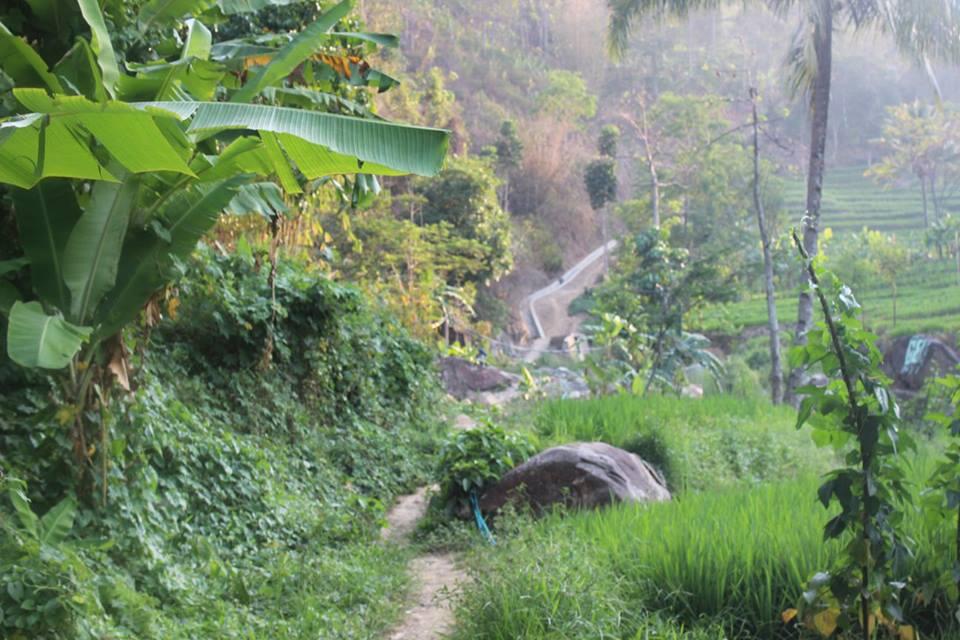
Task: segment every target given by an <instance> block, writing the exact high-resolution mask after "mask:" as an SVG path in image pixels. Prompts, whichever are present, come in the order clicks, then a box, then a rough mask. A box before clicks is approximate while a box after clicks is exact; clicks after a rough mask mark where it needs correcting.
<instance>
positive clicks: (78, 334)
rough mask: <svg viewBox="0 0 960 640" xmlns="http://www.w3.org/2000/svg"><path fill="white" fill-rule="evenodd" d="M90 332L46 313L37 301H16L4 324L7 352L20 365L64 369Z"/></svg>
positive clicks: (86, 328) (90, 330) (87, 328)
mask: <svg viewBox="0 0 960 640" xmlns="http://www.w3.org/2000/svg"><path fill="white" fill-rule="evenodd" d="M91 332H92V329H90V327H78V326H76V325H74V324H71V323H69V322H67V321H66V320H64V319H63V317H62V316H49V315H47V314H46V313H44V311H43V307H42V306H41V305H40V303H39V302H16V303H14V305H13V307H12V308H11V309H10V319H9V322H8V324H7V355H9V356H10V359H11V360H13V361H14V362H16V363H17V364H19V365H20V366H23V367H29V368H37V367H39V368H41V369H63V368H64V367H65V366H67V365H68V364H70V360H71V359H72V358H73V356H74V355H76V353H77V352H78V351H80V347H81V346H83V343H84V341H86V340H87V338H89V337H90V334H91Z"/></svg>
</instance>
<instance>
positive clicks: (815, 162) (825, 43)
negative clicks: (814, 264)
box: [787, 0, 833, 403]
mask: <svg viewBox="0 0 960 640" xmlns="http://www.w3.org/2000/svg"><path fill="white" fill-rule="evenodd" d="M817 2H819V3H820V9H819V16H820V21H819V22H817V23H816V25H815V27H814V34H813V38H814V50H815V51H816V55H817V71H816V77H815V78H814V79H813V87H812V94H811V100H810V110H811V114H810V162H809V165H808V168H807V211H806V215H805V216H804V218H803V247H804V249H805V250H806V252H807V254H808V255H809V256H810V257H811V258H812V257H813V256H815V255H816V254H817V252H818V251H817V237H818V234H819V228H820V201H821V198H822V196H823V174H824V170H825V164H826V162H825V161H826V156H825V154H826V147H827V124H828V122H827V115H828V112H829V108H830V75H831V71H832V66H833V65H832V55H833V1H832V0H817ZM803 278H804V279H805V280H806V281H807V282H809V275H808V274H807V272H806V270H804V273H803ZM812 326H813V297H812V296H811V294H810V291H809V288H805V289H804V290H803V291H801V293H800V299H799V304H798V306H797V332H796V334H795V335H794V344H795V345H804V344H806V343H807V334H808V333H809V332H810V328H811V327H812ZM803 375H804V370H803V369H801V368H797V369H794V370H793V371H791V372H790V378H789V384H788V387H787V393H788V399H789V400H790V402H791V403H796V395H795V393H794V390H795V389H796V388H797V387H798V386H800V382H801V380H802V378H803Z"/></svg>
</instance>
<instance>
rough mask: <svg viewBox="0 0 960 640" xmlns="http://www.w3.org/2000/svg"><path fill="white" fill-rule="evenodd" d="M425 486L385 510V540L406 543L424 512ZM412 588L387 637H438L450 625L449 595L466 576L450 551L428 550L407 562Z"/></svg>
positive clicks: (406, 639) (428, 639)
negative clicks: (410, 594) (410, 596)
mask: <svg viewBox="0 0 960 640" xmlns="http://www.w3.org/2000/svg"><path fill="white" fill-rule="evenodd" d="M427 491H428V488H427V487H421V488H420V489H418V490H417V491H416V492H415V493H412V494H410V495H408V496H403V497H401V498H400V499H399V500H397V504H396V505H395V506H394V507H393V508H392V509H391V510H390V512H389V513H388V514H387V527H386V528H385V529H384V530H383V532H382V536H383V539H384V540H385V541H389V542H394V543H398V544H405V543H406V542H407V541H408V540H409V538H410V534H411V533H413V530H414V529H415V528H416V526H417V521H419V520H420V518H422V517H423V516H424V514H426V512H427V502H428V498H427ZM410 573H411V574H412V576H413V580H414V588H413V590H412V598H411V600H410V602H409V605H408V609H407V610H406V612H405V613H404V617H403V620H402V621H401V622H400V624H399V625H398V626H396V627H395V628H394V629H393V630H392V631H390V633H388V634H387V639H388V640H440V639H441V638H444V637H446V636H447V634H448V633H450V631H451V630H452V629H453V622H454V618H453V609H452V607H451V605H452V596H453V594H455V593H456V590H457V588H458V585H460V584H462V583H463V582H464V581H465V580H466V578H467V576H466V574H465V573H464V572H463V570H462V569H460V568H458V566H457V557H456V555H454V554H452V553H427V554H424V555H422V556H419V557H417V558H414V559H413V561H412V562H411V563H410Z"/></svg>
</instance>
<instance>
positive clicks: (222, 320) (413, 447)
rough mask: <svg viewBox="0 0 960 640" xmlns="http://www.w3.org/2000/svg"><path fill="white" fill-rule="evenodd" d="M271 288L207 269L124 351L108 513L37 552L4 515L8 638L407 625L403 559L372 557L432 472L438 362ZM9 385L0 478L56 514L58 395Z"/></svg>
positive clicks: (346, 632) (2, 509)
mask: <svg viewBox="0 0 960 640" xmlns="http://www.w3.org/2000/svg"><path fill="white" fill-rule="evenodd" d="M268 270H269V268H268V267H264V266H261V265H260V264H259V263H258V262H257V261H256V260H254V259H253V256H250V255H248V256H242V255H239V256H229V257H225V256H220V255H217V254H214V253H212V252H210V251H205V252H201V253H200V254H199V255H198V257H197V258H195V259H194V260H193V261H192V262H191V263H190V264H189V265H184V267H183V273H182V275H181V277H180V279H179V281H178V283H177V285H176V287H175V288H174V289H172V290H171V291H170V293H169V295H168V299H167V301H166V304H165V305H164V315H167V316H168V318H167V319H165V320H163V321H161V322H160V323H159V324H158V325H156V326H155V327H153V328H152V329H148V328H141V330H140V331H139V332H138V333H136V334H131V335H129V336H127V343H128V345H127V346H128V348H129V349H130V351H131V353H132V358H131V364H132V365H133V366H134V367H135V368H136V375H135V376H134V380H135V383H136V384H137V385H138V386H137V388H136V389H135V391H134V392H133V393H130V394H125V393H124V394H117V395H116V398H115V400H114V401H113V402H112V403H111V404H110V405H109V406H108V417H109V418H111V419H110V424H111V433H110V441H109V442H108V444H107V446H108V447H109V451H110V457H109V473H108V479H109V482H108V486H107V487H106V489H107V502H106V505H103V504H101V501H100V500H96V501H95V502H94V503H93V504H83V505H82V506H81V507H80V508H79V510H78V512H77V514H76V518H75V522H74V526H73V527H72V531H71V533H70V535H68V536H66V537H65V538H64V539H63V540H62V541H59V542H58V544H56V545H44V544H39V545H38V544H32V543H29V540H28V539H26V538H22V536H21V535H20V534H18V533H16V532H17V531H18V529H17V528H16V526H15V525H13V524H11V523H13V522H15V520H14V516H13V509H12V508H11V503H10V502H9V501H8V500H7V498H6V496H5V495H4V496H0V518H2V519H3V523H4V529H3V533H2V534H0V535H3V538H2V540H0V593H3V598H2V599H0V636H2V637H5V638H12V639H18V638H64V639H68V638H69V639H71V640H73V639H84V638H97V639H100V638H106V637H110V638H137V639H138V640H139V639H144V640H147V639H152V638H157V639H159V638H163V639H168V638H169V639H179V638H251V637H257V638H266V637H269V638H303V637H313V638H372V637H376V636H377V634H378V633H379V632H380V631H382V630H384V629H385V628H386V627H387V626H388V625H389V624H390V623H391V621H392V620H393V619H394V617H395V615H396V613H397V610H398V606H399V602H400V601H401V600H402V596H403V593H404V590H405V588H406V580H407V579H406V574H405V561H406V559H407V557H406V554H405V553H404V552H398V550H397V549H394V548H384V547H381V546H379V545H374V544H372V542H373V541H374V540H376V538H377V536H378V530H379V527H380V525H381V522H382V519H383V514H384V505H386V504H389V501H390V500H391V499H392V497H393V496H395V495H397V494H398V493H400V492H402V491H405V490H407V489H409V488H411V487H413V486H414V485H417V484H420V483H422V482H424V481H425V479H426V476H427V473H428V472H429V469H430V462H429V461H430V460H431V459H432V456H433V454H434V453H435V452H434V445H433V442H434V441H435V439H436V433H437V430H438V428H439V426H438V421H437V420H436V419H435V417H434V413H433V410H432V404H433V399H434V398H435V397H436V395H435V394H436V389H435V388H434V383H432V382H431V380H433V379H434V376H433V374H432V369H431V356H430V354H429V352H428V351H427V350H426V349H424V348H423V347H422V346H420V345H419V344H418V343H416V342H415V341H413V340H412V339H411V338H409V337H407V335H406V333H405V332H404V331H403V330H402V329H400V328H399V327H398V326H397V325H396V324H395V323H394V322H392V321H391V320H389V319H388V318H386V317H385V316H384V315H382V314H381V313H379V312H378V311H377V310H376V309H375V308H373V307H371V305H370V304H369V303H367V302H366V301H365V300H364V299H363V298H362V296H361V295H360V294H359V293H357V292H356V291H355V290H353V289H350V288H347V287H344V286H341V285H339V284H336V283H333V282H331V281H329V280H327V279H326V278H325V277H323V276H322V275H321V274H318V273H312V272H310V271H309V270H308V269H307V268H306V267H305V266H304V265H303V264H301V263H298V262H296V261H286V260H285V261H281V263H280V265H279V268H278V273H277V279H276V306H275V307H274V304H273V302H272V292H271V288H270V286H269V284H268V280H267V273H268ZM173 300H176V302H175V303H174V302H171V301H173ZM178 307H179V308H180V309H183V310H187V309H188V310H189V313H187V312H186V311H181V312H180V313H179V314H177V313H176V311H177V308H178ZM274 313H275V317H276V322H275V323H274V322H273V318H274ZM169 316H176V317H169ZM268 336H269V337H270V338H271V339H270V341H269V342H268ZM268 344H269V345H270V346H269V347H268V346H267V345H268ZM265 354H267V355H268V356H269V357H265ZM0 370H2V373H0V382H2V383H3V384H4V386H5V390H9V392H7V393H4V394H3V397H2V398H0V469H2V472H3V473H4V474H6V475H7V476H10V477H15V478H20V479H22V480H24V481H25V482H26V486H27V496H29V499H30V500H31V505H30V508H31V510H32V511H34V512H36V513H37V514H42V513H44V512H45V511H47V510H48V509H49V508H50V507H51V506H53V505H54V504H56V503H57V502H59V501H60V500H61V499H62V498H64V497H65V496H68V495H72V494H73V490H74V487H73V476H72V474H71V472H70V460H71V455H72V452H71V450H70V444H69V441H68V438H67V433H66V430H65V429H64V428H63V427H62V426H61V425H60V423H59V420H58V415H57V412H58V408H57V406H56V401H57V399H58V394H57V391H56V390H55V389H52V388H51V387H50V386H49V385H48V384H47V382H46V381H45V380H44V379H42V378H36V377H35V378H31V379H24V378H22V377H19V376H17V375H15V372H14V370H13V369H12V368H11V367H10V366H9V363H5V362H0ZM51 400H53V405H54V406H53V408H49V406H50V404H51ZM92 446H94V447H98V446H99V443H96V444H94V445H92ZM96 453H97V452H96V451H94V456H95V457H94V459H97V460H98V459H99V457H98V456H96ZM102 489H103V487H97V488H96V491H95V492H94V493H95V495H96V496H98V497H99V496H100V495H101V493H102ZM31 585H33V586H31ZM31 611H40V612H42V613H43V612H46V613H43V614H42V615H37V616H31V615H29V613H28V612H31ZM25 612H27V615H23V614H24V613H25ZM52 612H58V613H57V615H52Z"/></svg>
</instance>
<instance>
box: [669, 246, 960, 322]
mask: <svg viewBox="0 0 960 640" xmlns="http://www.w3.org/2000/svg"><path fill="white" fill-rule="evenodd" d="M955 269H956V268H955V266H954V265H953V264H952V262H951V261H949V260H944V261H940V262H929V263H918V264H915V265H913V266H912V267H910V268H909V269H908V270H907V272H906V273H904V274H903V276H902V277H901V279H900V282H899V283H898V284H899V295H898V296H897V323H896V325H894V324H893V294H892V292H891V290H890V288H889V287H887V286H884V285H879V284H878V285H877V286H875V287H871V288H867V289H864V290H861V291H858V292H857V298H858V300H859V301H860V303H861V304H862V305H863V309H864V315H863V319H864V322H865V323H866V325H867V326H868V327H869V328H870V329H872V330H873V331H878V332H880V333H882V334H886V335H912V334H915V333H942V332H947V333H960V282H958V277H957V273H956V270H955ZM777 312H778V314H779V316H780V321H781V323H783V327H784V330H786V329H787V327H788V325H789V323H792V322H795V321H796V315H797V297H796V292H795V291H793V290H790V291H786V292H783V293H781V294H779V295H778V296H777ZM688 322H689V323H690V325H691V327H694V328H695V329H696V330H699V331H706V332H709V333H712V334H721V335H731V336H732V335H738V334H739V333H740V332H741V331H743V330H744V329H748V328H750V327H763V326H765V325H766V322H767V308H766V300H765V299H764V297H763V296H762V295H759V294H758V295H754V296H751V297H750V298H748V299H746V300H742V301H739V302H736V303H733V304H729V305H716V306H712V307H709V308H707V309H705V310H704V311H702V312H701V313H699V314H697V315H696V316H694V317H691V318H689V319H688Z"/></svg>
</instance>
